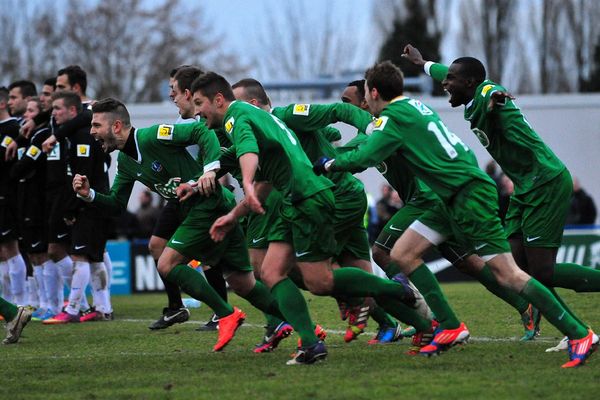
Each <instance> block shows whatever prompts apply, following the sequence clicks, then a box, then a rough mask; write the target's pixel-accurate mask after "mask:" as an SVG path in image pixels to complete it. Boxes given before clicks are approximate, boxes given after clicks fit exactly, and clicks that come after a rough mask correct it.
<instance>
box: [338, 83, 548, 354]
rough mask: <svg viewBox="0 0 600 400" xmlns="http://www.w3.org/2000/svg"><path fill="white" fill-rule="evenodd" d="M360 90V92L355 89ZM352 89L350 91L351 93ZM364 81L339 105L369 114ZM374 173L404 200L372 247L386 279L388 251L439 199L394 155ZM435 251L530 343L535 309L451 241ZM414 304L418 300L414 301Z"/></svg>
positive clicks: (352, 144)
mask: <svg viewBox="0 0 600 400" xmlns="http://www.w3.org/2000/svg"><path fill="white" fill-rule="evenodd" d="M358 86H360V90H359V89H358ZM351 89H354V90H351ZM364 90H365V89H364V80H362V81H354V82H351V83H350V84H349V86H348V88H347V89H346V90H345V91H344V93H343V94H342V101H347V102H352V103H353V104H355V105H356V106H360V107H361V108H362V109H364V110H369V105H368V104H367V103H366V101H365V100H364V98H365V92H364ZM367 138H368V135H367V134H365V133H364V132H359V133H358V134H357V136H356V137H354V138H353V139H352V140H350V141H349V142H348V143H346V144H345V145H344V146H341V147H338V149H337V150H338V152H345V151H348V150H351V149H354V148H356V147H357V146H358V145H360V144H361V143H363V142H364V141H365V140H366V139H367ZM376 168H377V170H378V171H379V172H380V173H381V174H382V175H383V176H384V177H385V179H386V180H387V181H388V183H389V184H390V185H392V187H393V188H394V189H396V190H397V191H398V193H399V194H400V197H401V198H402V199H403V200H404V206H403V207H402V208H401V209H400V210H399V211H398V212H397V213H396V214H394V215H393V216H392V218H391V219H390V220H389V221H388V223H387V224H386V225H385V227H384V228H383V230H382V231H381V232H380V234H379V236H378V237H377V239H376V240H375V244H374V245H373V248H372V251H373V259H374V260H375V262H376V263H378V264H379V265H380V266H382V268H383V269H384V271H385V272H386V274H388V276H393V275H395V274H397V273H398V272H399V267H398V266H397V265H395V264H394V263H393V262H391V259H390V251H391V250H392V247H393V246H394V243H396V240H398V238H399V237H400V235H401V234H402V232H404V231H405V230H406V228H408V227H409V226H410V224H411V223H412V222H414V221H415V220H417V219H418V217H419V216H421V215H422V214H424V213H425V212H426V211H427V210H429V209H431V208H434V207H435V206H436V204H437V203H438V202H440V201H441V200H440V198H439V197H438V196H437V195H436V194H435V193H433V192H432V191H431V189H429V187H427V186H426V185H425V184H423V182H421V181H420V180H419V179H416V178H415V176H414V174H413V173H412V172H410V171H409V170H407V169H406V168H404V164H403V161H402V159H401V158H400V157H399V156H397V155H396V154H392V155H391V156H390V157H388V158H386V159H385V160H383V161H382V162H381V163H380V164H378V165H377V166H376ZM437 247H438V251H440V253H441V254H442V255H443V256H444V258H446V259H447V260H448V261H450V262H451V263H452V265H454V266H455V267H456V268H458V269H459V270H461V271H462V272H464V273H466V274H469V275H470V276H472V277H473V278H475V279H477V280H478V281H479V282H481V284H483V285H484V286H485V287H486V288H487V289H488V290H489V291H490V292H492V293H493V294H494V295H496V296H498V297H499V298H501V299H502V300H504V301H505V302H506V303H508V304H510V305H511V306H513V307H514V308H515V309H516V310H517V311H518V312H519V314H520V317H521V322H522V323H523V326H524V327H525V335H524V336H523V337H522V338H521V340H533V339H534V338H535V336H536V334H537V331H538V323H539V318H540V314H539V311H538V310H537V309H536V308H535V307H531V305H530V304H529V302H528V301H526V300H525V299H523V298H522V297H521V296H519V295H518V294H516V293H514V292H513V291H510V290H508V289H506V288H503V287H502V286H500V285H499V284H498V282H497V281H496V279H495V278H494V275H493V274H492V272H491V271H490V269H489V267H487V266H486V265H485V263H484V261H483V260H481V258H479V257H478V256H476V255H473V254H472V252H469V251H466V250H465V249H464V248H462V246H460V244H458V243H457V242H456V241H455V240H453V238H449V240H447V241H446V242H444V243H442V244H440V245H439V246H437ZM417 300H419V299H418V297H417ZM413 340H414V343H413V345H414V346H413V348H412V349H411V353H412V352H414V351H415V350H418V347H419V343H423V341H422V338H420V337H419V335H416V336H414V337H413Z"/></svg>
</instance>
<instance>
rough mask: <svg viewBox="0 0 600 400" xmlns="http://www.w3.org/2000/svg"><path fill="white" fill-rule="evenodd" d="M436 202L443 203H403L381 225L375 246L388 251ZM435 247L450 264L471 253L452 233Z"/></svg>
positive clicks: (440, 203) (441, 204)
mask: <svg viewBox="0 0 600 400" xmlns="http://www.w3.org/2000/svg"><path fill="white" fill-rule="evenodd" d="M438 203H439V205H440V206H443V203H442V202H441V201H439V200H438V201H432V202H430V203H428V204H420V205H419V206H415V205H413V204H411V203H408V204H405V205H404V206H403V207H402V208H401V209H400V210H398V211H397V212H396V213H395V214H394V215H393V216H392V218H391V219H390V220H389V221H388V223H387V224H386V225H385V226H384V227H383V229H382V230H381V233H379V236H378V237H377V239H376V240H375V246H377V247H381V248H382V249H385V250H387V251H388V252H390V251H391V250H392V247H394V244H395V243H396V241H397V240H398V239H399V238H400V236H402V233H403V232H404V231H405V230H406V229H407V228H408V227H409V226H410V225H411V224H412V223H413V222H415V221H416V220H418V219H420V218H421V216H422V215H424V214H425V213H427V212H428V211H429V210H430V209H431V208H433V207H436V206H437V205H438ZM423 206H427V208H423ZM436 247H437V249H438V251H439V252H440V253H441V254H442V256H443V257H444V258H445V259H446V260H448V261H450V262H451V263H452V264H455V263H457V262H459V261H462V260H464V259H465V258H466V257H468V256H469V255H471V254H473V252H472V251H469V250H467V249H466V248H465V247H464V246H463V245H461V244H460V243H458V242H457V241H456V239H455V238H454V235H452V234H449V235H448V236H447V237H446V238H445V241H444V242H442V243H438V244H437V245H436Z"/></svg>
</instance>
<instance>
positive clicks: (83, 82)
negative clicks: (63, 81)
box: [56, 65, 87, 94]
mask: <svg viewBox="0 0 600 400" xmlns="http://www.w3.org/2000/svg"><path fill="white" fill-rule="evenodd" d="M60 75H67V78H68V79H69V85H71V86H74V85H75V84H79V87H80V88H81V93H83V94H85V91H86V89H87V74H86V73H85V71H84V70H83V69H82V68H81V67H80V66H79V65H69V66H68V67H64V68H62V69H59V70H58V72H57V73H56V76H60Z"/></svg>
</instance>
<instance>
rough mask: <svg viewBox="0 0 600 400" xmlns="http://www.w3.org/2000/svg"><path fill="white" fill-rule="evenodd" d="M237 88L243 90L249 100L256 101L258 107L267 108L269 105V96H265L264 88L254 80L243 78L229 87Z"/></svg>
mask: <svg viewBox="0 0 600 400" xmlns="http://www.w3.org/2000/svg"><path fill="white" fill-rule="evenodd" d="M238 87H241V88H244V91H245V92H246V95H247V96H248V97H249V98H251V99H256V100H258V102H259V103H260V105H263V106H268V105H269V104H271V101H270V100H269V96H267V92H266V91H265V88H264V87H263V85H262V84H261V83H260V82H259V81H257V80H256V79H252V78H245V79H242V80H240V81H238V82H236V83H234V84H233V86H231V88H232V89H235V88H238Z"/></svg>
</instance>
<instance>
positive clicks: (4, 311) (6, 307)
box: [0, 297, 18, 321]
mask: <svg viewBox="0 0 600 400" xmlns="http://www.w3.org/2000/svg"><path fill="white" fill-rule="evenodd" d="M17 313H18V310H17V306H15V305H14V304H13V303H10V302H8V301H6V300H4V299H3V298H2V297H0V315H2V316H3V317H4V320H6V321H12V320H13V319H14V318H15V317H16V316H17Z"/></svg>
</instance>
